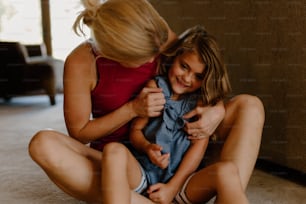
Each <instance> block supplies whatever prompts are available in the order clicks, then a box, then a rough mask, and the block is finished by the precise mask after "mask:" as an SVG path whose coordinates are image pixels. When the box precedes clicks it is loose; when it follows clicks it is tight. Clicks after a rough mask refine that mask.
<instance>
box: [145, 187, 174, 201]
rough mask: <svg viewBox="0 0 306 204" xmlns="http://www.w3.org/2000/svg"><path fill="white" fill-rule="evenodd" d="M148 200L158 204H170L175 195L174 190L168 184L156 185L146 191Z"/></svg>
mask: <svg viewBox="0 0 306 204" xmlns="http://www.w3.org/2000/svg"><path fill="white" fill-rule="evenodd" d="M147 193H148V194H149V198H150V199H151V200H152V201H153V202H154V203H158V204H170V203H172V200H173V199H174V197H175V195H176V191H175V189H174V188H171V187H170V185H168V184H163V183H157V184H154V185H152V186H150V187H149V188H148V190H147Z"/></svg>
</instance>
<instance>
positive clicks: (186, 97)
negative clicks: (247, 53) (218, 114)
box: [102, 26, 248, 204]
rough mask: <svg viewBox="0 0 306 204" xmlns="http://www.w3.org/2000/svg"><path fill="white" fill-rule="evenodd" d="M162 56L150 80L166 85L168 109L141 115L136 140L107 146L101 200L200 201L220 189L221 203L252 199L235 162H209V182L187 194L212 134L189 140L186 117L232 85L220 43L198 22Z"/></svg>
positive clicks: (133, 134)
mask: <svg viewBox="0 0 306 204" xmlns="http://www.w3.org/2000/svg"><path fill="white" fill-rule="evenodd" d="M163 58H164V59H163V61H162V69H161V75H160V76H157V77H155V78H154V79H153V80H151V81H149V82H148V84H147V86H148V87H151V88H157V87H158V88H162V90H163V93H164V96H165V98H166V104H165V106H164V110H163V114H162V116H160V117H157V118H147V117H146V118H144V117H140V118H136V119H135V120H134V122H133V126H132V128H131V133H130V142H131V145H130V144H126V146H124V145H122V144H119V143H109V144H107V145H106V146H105V148H104V152H103V158H102V166H103V167H104V168H103V172H102V187H103V188H102V202H103V203H104V204H107V203H121V204H129V203H134V201H133V200H132V196H131V195H132V192H133V191H136V192H138V193H140V194H147V196H148V197H149V198H150V200H149V199H148V200H146V202H147V203H152V201H153V202H154V203H162V204H168V203H171V202H175V203H198V202H203V201H208V200H209V199H211V198H212V197H213V196H214V195H215V194H217V201H220V202H221V201H222V203H247V202H248V201H247V199H246V197H245V194H244V191H243V188H242V186H241V181H240V178H239V175H238V171H237V170H236V167H235V165H234V164H233V163H231V162H219V163H216V164H214V165H213V166H212V167H209V169H210V170H209V171H211V170H212V174H211V175H210V177H211V178H210V179H208V181H207V184H203V185H199V184H198V183H197V186H196V187H197V188H198V190H197V192H194V191H193V192H192V193H191V194H190V195H188V193H186V192H188V190H189V189H193V188H194V186H192V185H188V181H189V179H188V177H190V178H191V177H192V176H191V175H192V173H193V172H194V171H195V170H196V169H197V167H198V166H199V164H200V162H201V159H202V158H203V155H204V152H205V150H206V147H207V144H208V139H202V140H193V141H190V140H189V139H188V137H187V134H186V132H185V131H184V130H183V126H184V124H185V119H184V117H183V116H184V114H186V113H188V112H189V111H191V110H192V109H194V108H195V107H196V106H197V104H201V105H214V104H216V103H217V102H219V101H220V100H222V99H223V98H224V97H225V96H226V94H227V93H228V92H229V90H230V84H229V81H228V75H227V71H226V68H225V66H224V64H223V62H222V59H221V54H220V51H219V48H218V46H217V43H216V42H215V40H214V38H213V37H212V36H210V35H208V34H207V32H206V31H205V30H204V29H203V28H202V27H198V26H197V27H194V28H192V29H190V30H188V31H187V32H186V33H185V34H184V36H183V37H182V38H181V39H180V40H179V41H178V42H177V43H176V44H175V45H173V47H171V48H170V49H169V50H167V51H166V52H165V55H164V57H163ZM202 171H204V170H202ZM205 171H206V170H205ZM186 180H187V181H186ZM185 181H186V182H185ZM184 183H186V184H185V185H184ZM229 186H230V188H228V187H229ZM182 187H183V188H182ZM181 189H182V191H181V192H180V190H181ZM118 195H120V196H118ZM191 195H192V197H190V196H191ZM189 198H192V200H191V199H189Z"/></svg>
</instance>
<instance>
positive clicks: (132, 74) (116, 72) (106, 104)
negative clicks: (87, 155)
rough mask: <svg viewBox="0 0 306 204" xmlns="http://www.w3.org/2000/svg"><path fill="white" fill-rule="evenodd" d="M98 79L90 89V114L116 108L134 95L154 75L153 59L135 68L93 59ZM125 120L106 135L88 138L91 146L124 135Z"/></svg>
mask: <svg viewBox="0 0 306 204" xmlns="http://www.w3.org/2000/svg"><path fill="white" fill-rule="evenodd" d="M96 67H97V74H98V82H97V85H96V87H95V88H94V90H93V91H92V92H91V100H92V114H93V117H94V118H97V117H100V116H103V115H105V114H107V113H110V112H112V111H113V110H116V109H117V108H119V107H120V106H122V105H123V104H125V103H126V102H128V101H129V100H131V99H133V98H134V97H136V96H137V94H138V93H139V92H140V91H141V89H142V88H143V87H144V85H145V83H146V82H147V81H148V80H149V79H151V78H152V77H154V76H155V75H156V68H157V60H156V59H155V60H154V62H152V63H146V64H144V65H141V66H140V67H138V68H126V67H123V66H122V65H120V64H119V63H118V62H115V61H113V60H109V59H106V58H103V57H98V58H97V59H96ZM128 131H129V123H128V124H126V125H124V126H122V127H121V128H119V129H118V130H117V131H115V132H113V133H112V134H110V135H108V136H104V137H102V138H100V139H98V140H96V141H93V142H91V144H90V146H91V147H92V148H94V149H97V150H100V151H102V150H103V147H104V145H105V144H106V143H109V142H119V141H123V140H126V139H128Z"/></svg>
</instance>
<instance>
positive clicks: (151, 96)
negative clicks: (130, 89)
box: [64, 43, 163, 143]
mask: <svg viewBox="0 0 306 204" xmlns="http://www.w3.org/2000/svg"><path fill="white" fill-rule="evenodd" d="M91 49H92V48H91V46H90V45H89V44H88V43H84V44H82V45H80V46H79V47H77V48H76V49H75V50H73V51H72V53H71V54H70V55H69V56H68V57H67V59H66V61H65V68H64V116H65V122H66V126H67V130H68V132H69V135H70V136H72V137H74V138H76V139H77V140H79V141H81V142H83V143H88V142H90V141H93V140H96V139H98V138H99V137H103V136H106V135H108V134H110V133H112V132H113V131H115V130H117V129H118V128H120V127H121V126H123V125H124V124H126V123H127V122H129V121H131V120H132V119H133V118H135V117H136V116H152V115H153V116H156V115H158V114H160V113H159V111H160V110H161V109H162V108H163V105H162V104H161V103H162V100H159V101H158V103H154V102H153V103H152V101H154V100H155V99H156V98H160V97H161V98H163V95H162V93H161V90H159V89H149V88H146V89H143V90H142V92H141V93H140V95H139V96H138V97H137V98H136V99H134V100H133V101H130V102H128V103H126V104H124V105H123V106H121V107H120V108H118V109H117V110H115V111H113V112H111V113H109V114H106V115H104V116H102V117H100V118H96V119H91V110H92V101H91V91H92V90H93V89H94V87H95V86H96V82H97V73H96V61H95V57H94V55H93V54H92V50H91ZM152 92H154V93H152ZM155 101H156V100H155ZM150 103H151V105H150ZM152 104H153V105H152Z"/></svg>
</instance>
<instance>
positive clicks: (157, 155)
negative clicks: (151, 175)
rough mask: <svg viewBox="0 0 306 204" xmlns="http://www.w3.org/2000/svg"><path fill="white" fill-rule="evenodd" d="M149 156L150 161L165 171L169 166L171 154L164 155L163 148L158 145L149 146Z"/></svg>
mask: <svg viewBox="0 0 306 204" xmlns="http://www.w3.org/2000/svg"><path fill="white" fill-rule="evenodd" d="M146 149H147V150H146V153H147V156H148V157H149V159H150V161H151V162H152V163H153V164H155V165H156V166H158V167H159V168H161V169H165V168H167V167H168V165H169V158H170V154H162V153H161V150H162V147H161V146H160V145H158V144H149V145H148V147H147V148H146Z"/></svg>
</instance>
